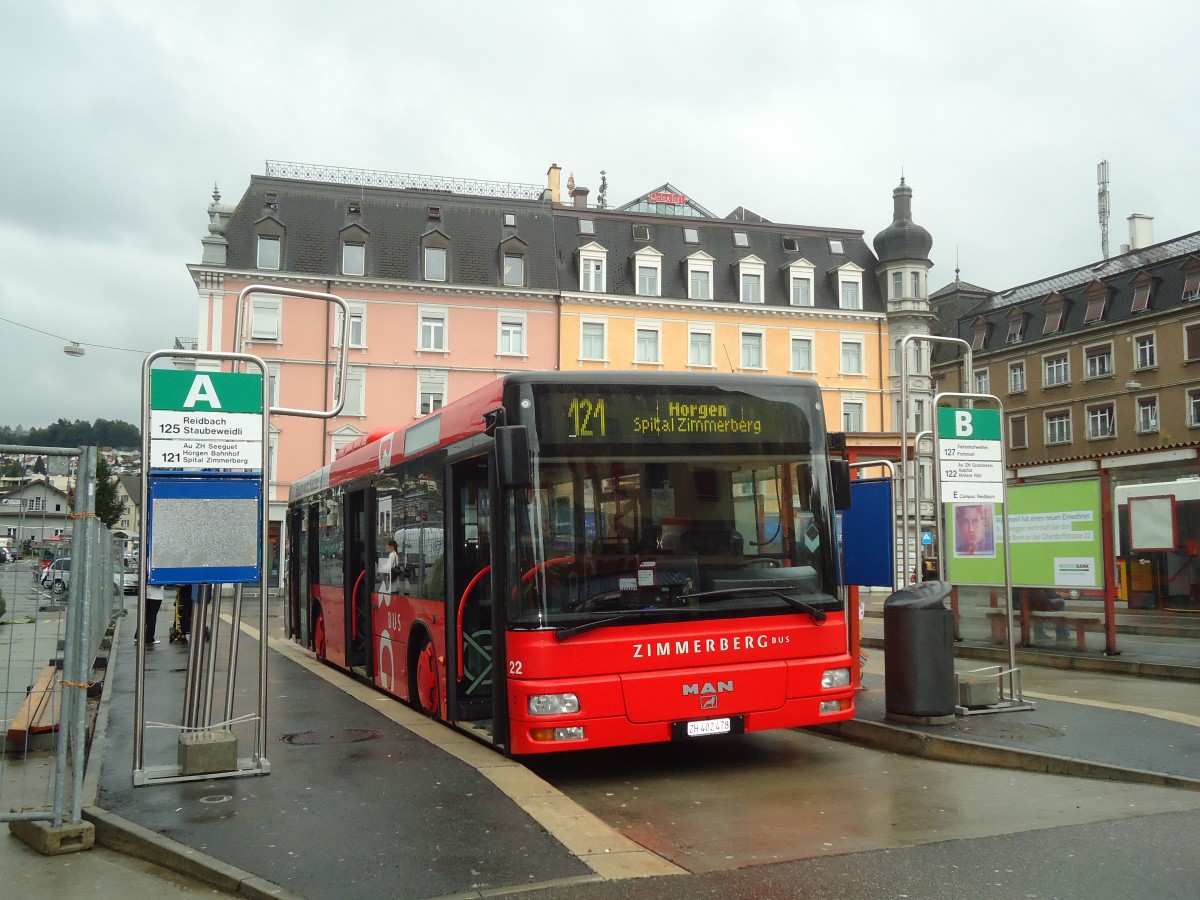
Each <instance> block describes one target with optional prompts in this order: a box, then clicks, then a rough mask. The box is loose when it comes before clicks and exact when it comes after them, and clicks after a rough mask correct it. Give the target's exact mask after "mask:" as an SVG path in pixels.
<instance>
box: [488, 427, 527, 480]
mask: <svg viewBox="0 0 1200 900" xmlns="http://www.w3.org/2000/svg"><path fill="white" fill-rule="evenodd" d="M495 434H496V478H497V481H499V482H500V487H502V488H527V487H531V486H532V485H533V469H532V467H531V466H530V463H529V432H528V431H527V430H526V428H525V426H524V425H501V426H499V427H498V428H496V432H495Z"/></svg>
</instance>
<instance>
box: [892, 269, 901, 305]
mask: <svg viewBox="0 0 1200 900" xmlns="http://www.w3.org/2000/svg"><path fill="white" fill-rule="evenodd" d="M903 296H904V273H903V272H893V273H892V299H893V300H899V299H900V298H901V297H903Z"/></svg>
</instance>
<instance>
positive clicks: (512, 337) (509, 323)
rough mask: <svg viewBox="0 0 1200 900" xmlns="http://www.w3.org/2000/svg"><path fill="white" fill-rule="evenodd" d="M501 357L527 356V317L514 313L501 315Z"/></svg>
mask: <svg viewBox="0 0 1200 900" xmlns="http://www.w3.org/2000/svg"><path fill="white" fill-rule="evenodd" d="M500 355H501V356H524V355H525V317H524V316H521V315H515V314H512V313H502V314H501V315H500Z"/></svg>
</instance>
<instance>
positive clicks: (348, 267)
mask: <svg viewBox="0 0 1200 900" xmlns="http://www.w3.org/2000/svg"><path fill="white" fill-rule="evenodd" d="M366 272H367V245H366V244H360V243H353V242H350V241H343V242H342V274H343V275H365V274H366Z"/></svg>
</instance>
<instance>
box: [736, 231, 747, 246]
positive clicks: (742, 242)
mask: <svg viewBox="0 0 1200 900" xmlns="http://www.w3.org/2000/svg"><path fill="white" fill-rule="evenodd" d="M733 246H735V247H749V246H750V238H749V237H748V236H747V235H746V232H744V231H735V232H734V233H733Z"/></svg>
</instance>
